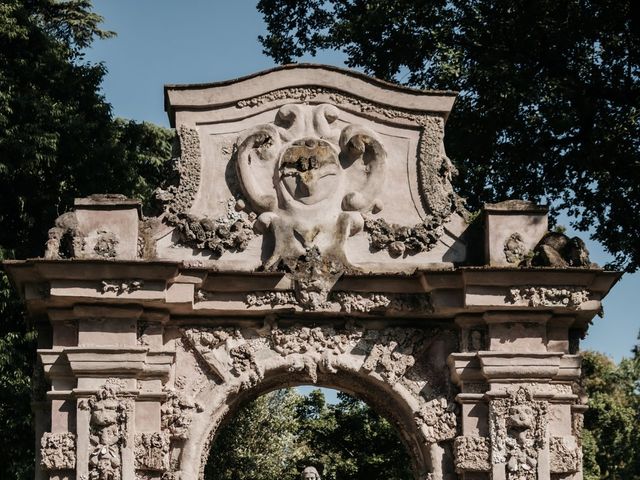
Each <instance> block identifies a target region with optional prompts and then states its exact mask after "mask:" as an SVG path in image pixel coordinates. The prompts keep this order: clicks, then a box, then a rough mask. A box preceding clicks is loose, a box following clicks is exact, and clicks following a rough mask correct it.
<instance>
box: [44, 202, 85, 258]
mask: <svg viewBox="0 0 640 480" xmlns="http://www.w3.org/2000/svg"><path fill="white" fill-rule="evenodd" d="M84 243H85V242H84V233H83V232H81V231H80V230H79V229H78V219H77V217H76V213H75V212H67V213H64V214H62V215H60V216H59V217H58V218H56V221H55V226H54V227H53V228H51V229H50V230H49V239H48V240H47V245H46V250H45V254H44V258H46V259H49V260H57V259H59V258H74V257H78V256H80V254H81V252H82V250H83V248H84Z"/></svg>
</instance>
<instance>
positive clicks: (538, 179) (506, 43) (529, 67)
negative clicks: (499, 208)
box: [258, 0, 640, 271]
mask: <svg viewBox="0 0 640 480" xmlns="http://www.w3.org/2000/svg"><path fill="white" fill-rule="evenodd" d="M258 9H259V10H260V12H262V14H263V16H264V19H265V21H266V24H267V29H268V34H267V35H266V36H264V37H260V40H261V42H262V45H263V47H264V52H265V53H266V54H268V55H270V56H271V57H273V58H274V59H275V60H276V61H278V62H281V63H289V62H291V61H293V60H295V59H297V58H299V57H300V56H302V55H303V54H307V53H309V54H312V55H315V54H316V53H317V52H318V51H319V50H322V49H336V50H341V51H342V52H344V53H345V54H346V57H347V65H348V66H350V67H354V68H358V69H362V70H364V71H365V72H366V73H368V74H372V75H375V76H377V77H380V78H383V79H387V80H391V81H396V82H399V83H404V84H407V85H410V86H414V87H420V88H435V89H452V90H458V91H460V95H459V97H458V100H457V103H456V105H455V107H454V111H453V114H452V116H451V118H450V120H449V124H448V129H447V137H446V140H445V142H446V147H447V152H448V154H449V155H450V156H451V157H452V160H453V161H454V163H455V164H456V165H457V167H458V169H459V170H460V174H459V176H458V177H457V180H456V182H457V188H458V191H459V193H460V194H461V195H463V196H464V197H466V198H467V201H468V203H469V206H470V207H471V208H472V209H476V208H478V207H480V206H481V205H482V203H483V202H491V201H498V200H504V199H506V198H510V197H522V198H528V199H531V200H535V201H538V200H541V199H546V200H547V201H550V202H551V204H552V206H553V207H554V212H558V211H560V210H565V211H566V212H567V213H568V214H569V216H571V217H573V218H574V223H573V225H574V226H575V227H576V228H577V229H579V230H582V231H586V230H591V231H592V232H593V235H592V236H593V238H594V239H595V240H598V241H600V242H601V243H602V244H603V245H604V246H605V247H606V248H607V250H608V251H609V252H611V253H612V254H613V255H614V256H615V262H614V264H613V265H614V266H616V267H624V268H626V269H627V270H629V271H634V270H636V269H637V268H638V266H639V265H640V243H638V241H637V238H638V236H639V234H640V219H639V218H638V217H637V216H633V215H630V214H629V212H632V211H634V210H637V209H638V207H640V117H639V113H640V111H639V108H640V3H638V2H634V1H633V0H560V1H558V0H515V1H510V2H495V1H493V0H423V1H414V0H377V1H368V0H326V1H325V0H260V1H259V2H258Z"/></svg>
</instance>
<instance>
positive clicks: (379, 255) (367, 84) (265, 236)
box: [155, 65, 466, 272]
mask: <svg viewBox="0 0 640 480" xmlns="http://www.w3.org/2000/svg"><path fill="white" fill-rule="evenodd" d="M165 93H166V101H167V111H168V112H169V115H170V118H171V120H172V122H173V123H174V124H175V125H176V127H177V129H178V132H179V135H180V140H181V147H182V155H181V158H180V161H179V163H178V170H179V172H178V173H179V176H180V179H179V182H178V183H177V184H175V185H172V186H170V187H169V188H168V189H165V191H163V192H162V193H161V197H162V198H163V199H164V200H165V201H166V204H165V208H166V212H167V214H166V216H165V218H164V220H165V223H167V224H169V225H170V226H173V227H176V230H174V231H172V232H169V231H168V230H165V231H164V236H162V235H156V237H155V238H156V239H157V240H158V242H157V248H156V249H155V252H156V254H157V255H158V256H159V257H161V258H173V259H178V258H180V259H183V258H184V257H185V256H188V251H187V249H189V248H191V249H193V248H194V247H195V249H196V250H198V251H199V252H198V253H197V254H196V255H200V254H202V255H200V256H205V257H206V256H207V252H206V251H207V250H208V251H210V252H211V253H210V255H209V257H212V258H215V259H216V260H218V266H219V267H221V268H234V269H240V270H245V269H255V268H258V267H260V266H262V267H263V268H265V269H267V270H268V269H271V268H277V267H276V266H277V265H279V264H281V263H282V262H284V263H285V264H287V265H289V266H288V267H286V268H288V269H291V268H293V267H291V266H290V265H291V264H292V262H293V263H295V262H296V259H298V258H299V257H301V256H303V255H305V254H306V253H307V252H309V251H310V250H311V249H314V248H315V249H317V250H318V253H319V254H320V255H321V256H323V257H327V256H328V257H331V258H332V259H333V260H335V261H337V262H339V263H340V264H342V265H345V268H348V269H354V270H362V271H367V272H369V271H371V272H389V271H407V270H411V269H415V268H418V267H421V266H424V265H425V264H438V265H441V264H443V263H445V264H452V263H454V262H462V261H464V259H465V255H466V249H465V247H464V245H463V244H462V242H460V241H459V238H458V237H459V235H460V234H461V232H462V231H463V229H464V222H462V220H461V218H460V217H459V216H458V215H456V214H455V210H456V207H457V197H456V195H455V193H454V192H453V188H452V186H451V183H450V180H451V176H452V174H453V172H454V170H455V169H454V167H453V165H452V164H451V162H450V160H449V159H448V158H447V156H446V154H445V151H444V146H443V138H444V125H445V121H446V118H447V115H448V114H449V112H450V109H451V107H452V106H453V102H454V100H455V94H454V93H451V92H427V91H420V90H413V89H408V88H404V87H399V86H396V85H392V84H389V83H387V82H383V81H380V80H376V79H373V78H370V77H367V76H364V75H361V74H358V73H354V72H351V71H347V70H341V69H336V68H333V67H324V66H318V65H299V66H286V67H281V68H278V69H275V70H270V71H267V72H263V73H259V74H256V75H253V76H250V77H245V78H241V79H238V80H234V81H230V82H221V83H217V84H208V85H182V86H167V87H166V89H165ZM309 161H311V163H309ZM305 162H306V163H305ZM314 162H316V163H314ZM212 222H213V223H212ZM226 227H228V229H230V230H231V232H230V233H227V228H226ZM218 230H222V232H221V233H222V234H221V235H219V234H218V233H217V232H218ZM253 232H258V233H257V234H254V233H253ZM181 244H182V245H184V247H185V248H184V249H181V248H180V245H181ZM200 251H202V252H200ZM333 260H332V261H333Z"/></svg>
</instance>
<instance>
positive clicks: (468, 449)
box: [454, 435, 491, 473]
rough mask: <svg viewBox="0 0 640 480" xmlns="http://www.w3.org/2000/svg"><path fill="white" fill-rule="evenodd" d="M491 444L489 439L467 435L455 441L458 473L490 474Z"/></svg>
mask: <svg viewBox="0 0 640 480" xmlns="http://www.w3.org/2000/svg"><path fill="white" fill-rule="evenodd" d="M489 450H490V444H489V439H488V438H487V437H479V436H471V435H465V436H460V437H457V438H456V439H455V442H454V456H455V459H456V471H457V472H459V473H462V472H464V471H468V472H488V471H489V470H491V463H490V459H489Z"/></svg>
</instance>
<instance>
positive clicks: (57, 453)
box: [40, 432, 76, 470]
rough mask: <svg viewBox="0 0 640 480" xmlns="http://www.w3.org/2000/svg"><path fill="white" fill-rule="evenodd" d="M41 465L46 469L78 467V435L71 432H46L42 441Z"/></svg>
mask: <svg viewBox="0 0 640 480" xmlns="http://www.w3.org/2000/svg"><path fill="white" fill-rule="evenodd" d="M40 455H41V457H40V467H41V468H42V469H44V470H73V469H74V468H76V436H75V434H73V433H71V432H61V433H49V432H47V433H45V434H44V435H43V436H42V439H41V441H40Z"/></svg>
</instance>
